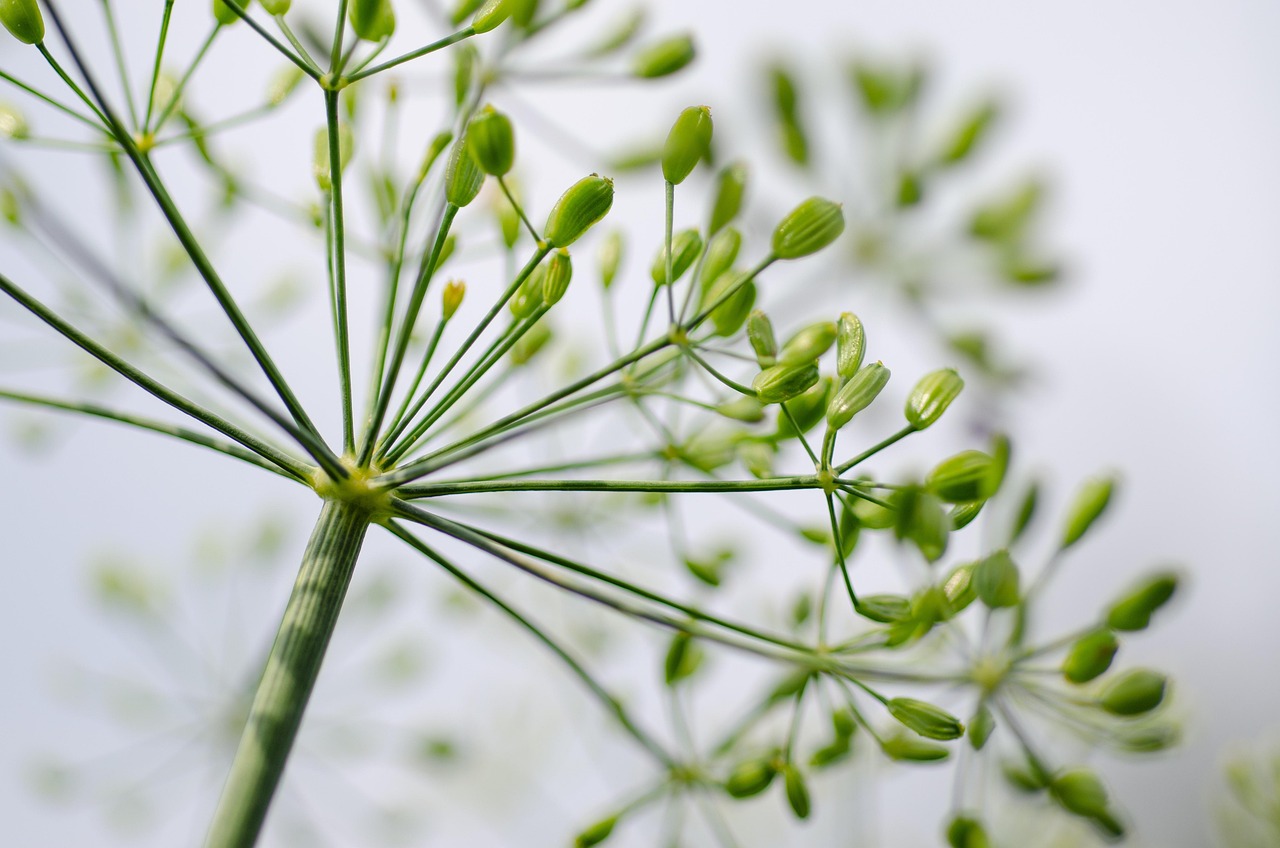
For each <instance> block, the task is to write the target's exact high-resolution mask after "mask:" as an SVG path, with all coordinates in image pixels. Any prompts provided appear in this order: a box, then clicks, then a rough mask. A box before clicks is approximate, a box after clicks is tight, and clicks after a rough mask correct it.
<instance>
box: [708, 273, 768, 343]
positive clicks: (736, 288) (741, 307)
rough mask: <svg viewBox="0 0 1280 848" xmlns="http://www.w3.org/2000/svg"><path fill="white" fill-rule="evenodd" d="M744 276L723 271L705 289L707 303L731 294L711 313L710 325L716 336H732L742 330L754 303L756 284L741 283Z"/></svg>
mask: <svg viewBox="0 0 1280 848" xmlns="http://www.w3.org/2000/svg"><path fill="white" fill-rule="evenodd" d="M744 276H745V274H744V273H743V272H740V271H733V270H730V271H725V272H724V273H723V274H721V275H720V276H719V277H717V278H716V281H715V282H714V283H712V284H711V285H710V287H708V288H707V293H706V296H705V297H704V298H703V300H705V301H706V302H708V303H715V302H716V301H718V300H720V298H721V297H724V295H725V294H727V293H728V292H730V291H732V292H733V294H732V295H730V296H729V297H728V299H727V300H725V302H724V303H721V304H720V305H719V306H717V307H716V308H715V309H713V310H712V311H711V323H712V324H714V325H715V327H716V335H720V336H732V335H733V334H734V333H736V332H738V330H740V329H742V325H743V323H745V322H746V320H747V316H748V315H749V314H751V307H752V306H755V303H756V284H755V282H754V281H752V280H749V279H748V280H747V281H746V282H745V283H744V282H743V278H744Z"/></svg>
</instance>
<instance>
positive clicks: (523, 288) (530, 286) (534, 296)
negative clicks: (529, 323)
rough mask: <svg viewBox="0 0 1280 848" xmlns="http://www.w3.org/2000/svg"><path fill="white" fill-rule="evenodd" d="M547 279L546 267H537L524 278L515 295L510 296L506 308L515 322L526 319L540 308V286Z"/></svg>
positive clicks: (541, 301) (541, 302)
mask: <svg viewBox="0 0 1280 848" xmlns="http://www.w3.org/2000/svg"><path fill="white" fill-rule="evenodd" d="M546 279H547V266H546V265H539V266H538V267H537V268H534V269H533V271H532V272H531V273H530V274H529V276H527V277H525V280H524V282H523V283H521V284H520V287H519V288H518V289H516V293H515V294H514V295H512V296H511V300H510V302H509V303H508V304H507V308H508V309H510V310H511V314H512V315H514V316H515V318H516V320H517V321H519V320H522V319H524V318H528V317H529V316H530V315H532V314H533V313H534V312H535V311H536V310H538V309H540V308H542V304H543V300H542V285H543V283H544V282H545V281H546Z"/></svg>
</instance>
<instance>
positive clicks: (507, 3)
mask: <svg viewBox="0 0 1280 848" xmlns="http://www.w3.org/2000/svg"><path fill="white" fill-rule="evenodd" d="M510 15H511V0H488V2H486V3H485V4H484V5H483V6H481V7H480V11H478V12H476V16H475V17H474V18H472V19H471V28H472V29H474V30H475V31H476V32H478V33H481V32H489V31H491V30H494V29H497V28H498V26H499V25H500V24H501V23H502V22H503V21H505V20H506V19H507V18H508V17H510Z"/></svg>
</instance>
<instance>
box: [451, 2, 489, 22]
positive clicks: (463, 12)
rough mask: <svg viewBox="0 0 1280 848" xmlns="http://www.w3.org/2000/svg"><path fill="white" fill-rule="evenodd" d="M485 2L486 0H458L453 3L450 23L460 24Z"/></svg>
mask: <svg viewBox="0 0 1280 848" xmlns="http://www.w3.org/2000/svg"><path fill="white" fill-rule="evenodd" d="M483 4H484V0H457V2H455V3H454V4H453V11H452V12H450V13H449V23H450V24H452V25H453V26H458V25H459V24H461V23H462V22H463V21H465V20H466V19H467V18H468V17H470V16H474V15H475V13H476V11H477V10H478V9H479V8H480V7H481V6H482V5H483Z"/></svg>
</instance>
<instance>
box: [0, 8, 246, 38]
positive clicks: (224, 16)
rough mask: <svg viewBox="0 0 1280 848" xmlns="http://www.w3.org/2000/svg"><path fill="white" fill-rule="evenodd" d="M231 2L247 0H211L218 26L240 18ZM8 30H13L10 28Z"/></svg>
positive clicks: (42, 29) (41, 27)
mask: <svg viewBox="0 0 1280 848" xmlns="http://www.w3.org/2000/svg"><path fill="white" fill-rule="evenodd" d="M0 2H3V0H0ZM233 3H234V4H235V6H236V7H237V8H239V9H241V10H243V9H244V7H245V6H247V5H248V0H213V19H214V20H215V21H217V22H218V26H230V25H231V24H233V23H235V22H236V21H238V20H240V16H239V15H237V14H236V11H235V9H233V8H232V7H231V5H232V4H233ZM31 5H32V6H35V5H36V4H35V3H34V2H32V3H31ZM37 14H38V10H37ZM6 26H8V24H6ZM9 31H10V32H13V30H12V29H10V30H9ZM15 35H16V33H15ZM40 36H41V38H43V37H44V22H43V21H41V23H40ZM19 39H21V36H19ZM27 43H28V44H31V43H33V42H27Z"/></svg>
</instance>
